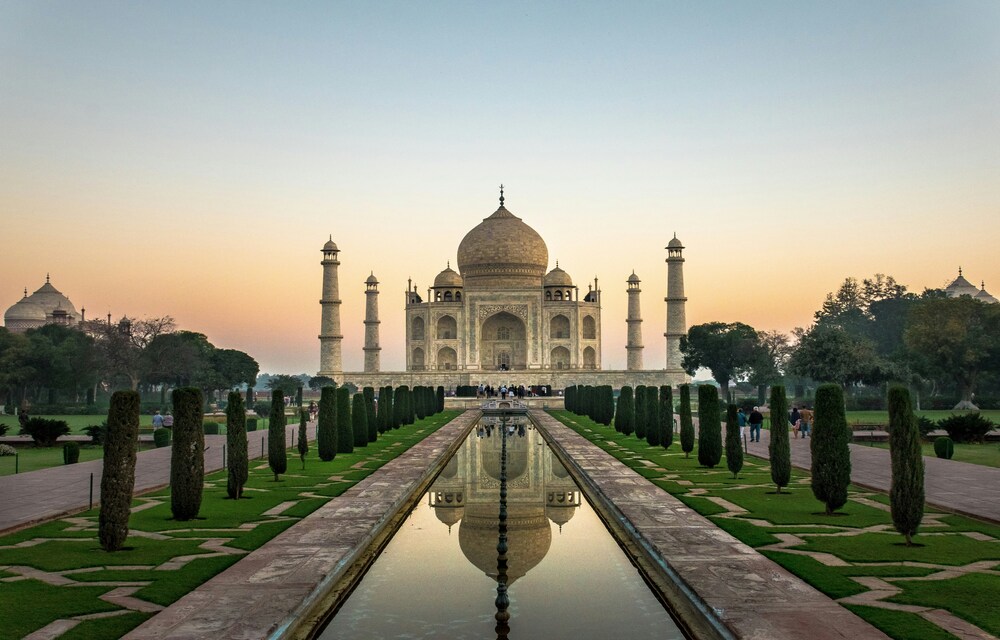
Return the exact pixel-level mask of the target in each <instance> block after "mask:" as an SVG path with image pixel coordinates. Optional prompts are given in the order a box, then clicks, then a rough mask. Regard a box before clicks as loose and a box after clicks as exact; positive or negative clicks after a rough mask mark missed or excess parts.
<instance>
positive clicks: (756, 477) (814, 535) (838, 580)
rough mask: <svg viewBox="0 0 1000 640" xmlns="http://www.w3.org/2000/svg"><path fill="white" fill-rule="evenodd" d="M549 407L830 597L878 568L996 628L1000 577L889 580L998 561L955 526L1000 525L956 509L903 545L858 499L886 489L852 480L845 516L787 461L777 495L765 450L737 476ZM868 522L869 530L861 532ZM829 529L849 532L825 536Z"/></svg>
mask: <svg viewBox="0 0 1000 640" xmlns="http://www.w3.org/2000/svg"><path fill="white" fill-rule="evenodd" d="M550 413H551V414H552V416H553V417H555V418H557V419H559V420H561V421H563V422H564V423H565V424H567V425H568V426H569V427H570V428H573V429H574V430H576V431H577V432H578V433H580V434H581V435H582V436H583V437H585V438H587V439H588V440H590V441H591V442H593V443H594V444H596V445H597V446H599V447H601V448H602V449H604V450H606V451H608V452H609V453H610V454H611V455H613V456H615V457H616V458H618V459H619V460H621V461H622V462H623V463H625V464H627V465H628V466H630V467H632V468H634V469H636V470H639V469H642V470H644V472H643V475H644V476H647V477H649V478H650V480H651V481H652V482H653V483H654V484H655V485H657V486H659V487H660V488H662V489H663V490H665V491H667V492H669V493H671V494H672V495H674V496H676V497H677V498H678V499H680V500H681V501H682V502H684V503H685V504H686V505H688V506H690V507H691V508H692V509H694V510H695V511H697V512H699V513H701V514H703V515H706V516H708V517H709V519H710V520H711V521H712V522H714V523H715V524H717V525H718V526H719V527H720V528H722V529H724V530H726V531H727V532H729V533H730V534H731V535H733V536H734V537H736V538H737V539H739V540H741V541H743V542H744V543H746V544H748V545H750V546H752V547H756V548H758V549H761V552H762V553H764V554H765V555H766V556H767V557H769V558H771V559H773V560H774V561H775V562H777V563H778V564H781V565H782V566H784V567H785V568H786V569H788V570H789V571H791V572H792V573H794V574H795V575H797V576H799V577H800V578H802V579H803V580H805V581H806V582H808V583H809V584H811V585H813V586H814V587H816V588H817V589H819V590H820V591H822V592H824V593H826V594H827V595H829V596H831V597H833V598H842V597H846V596H850V595H855V594H859V593H863V592H864V591H866V590H867V588H866V587H865V586H863V585H862V584H861V583H859V582H857V581H855V580H853V579H852V578H853V577H861V576H871V577H879V578H882V579H884V580H887V581H889V582H891V583H892V584H896V585H898V586H899V587H901V588H902V589H903V592H901V593H900V594H899V595H898V596H896V598H895V599H894V601H898V602H904V601H905V602H906V603H908V604H915V605H920V606H927V607H939V608H942V609H947V610H949V611H952V612H953V613H954V614H955V615H957V616H959V617H961V618H963V619H965V620H967V621H969V622H970V623H972V624H976V625H979V626H981V627H982V628H984V629H986V630H988V631H990V632H991V633H993V634H995V635H997V631H998V629H997V627H996V626H995V625H997V624H998V622H997V616H998V615H1000V614H996V613H994V609H996V610H997V611H1000V608H997V607H994V606H993V603H995V602H997V601H998V600H1000V576H997V575H990V574H986V573H972V574H969V575H966V576H963V577H962V578H956V579H950V580H927V581H908V580H894V579H896V578H906V577H924V576H930V577H933V576H934V574H937V573H939V571H940V569H938V568H935V567H927V566H910V565H908V564H904V563H932V564H938V565H950V566H956V565H964V564H968V563H971V562H976V561H980V560H987V561H991V562H992V561H993V560H1000V543H996V542H989V541H981V540H975V539H973V538H970V537H968V536H966V535H962V534H963V532H976V533H982V534H986V535H989V536H992V537H993V538H996V539H1000V526H997V525H993V524H989V523H986V522H981V521H977V520H973V519H970V518H966V517H962V516H955V515H939V516H937V518H938V521H939V522H940V523H941V524H942V525H943V526H940V527H930V526H927V527H924V528H923V529H921V531H920V533H918V535H917V536H916V537H915V539H914V540H915V542H917V543H918V544H921V545H923V546H918V547H906V546H904V545H903V542H904V540H903V537H902V536H900V535H899V534H897V533H896V532H895V531H894V529H893V527H892V521H891V518H890V515H889V512H888V510H887V509H885V510H883V509H879V508H876V507H873V506H871V505H869V504H865V503H862V502H859V501H858V499H859V498H861V497H864V498H865V499H866V501H868V500H871V501H874V502H878V503H881V504H885V505H888V503H889V500H888V497H887V496H886V495H885V494H881V493H877V492H872V491H871V490H869V489H863V490H862V489H858V488H855V487H851V488H850V489H849V492H848V502H847V504H846V505H844V507H843V508H842V509H841V510H840V511H841V512H842V513H844V514H846V515H838V516H833V517H831V516H826V515H823V506H822V504H821V503H820V502H819V501H818V500H816V499H815V498H814V497H813V495H812V490H811V488H810V486H809V476H808V474H807V473H805V472H803V471H801V470H798V469H793V470H792V479H791V484H790V486H789V487H787V488H786V489H784V490H783V493H782V495H777V494H775V493H774V487H773V485H772V484H771V478H770V467H769V463H768V461H767V460H765V459H761V458H756V457H754V456H748V457H747V458H746V460H745V464H744V468H743V471H742V472H741V473H740V477H739V479H737V480H733V479H732V477H731V475H730V474H728V473H727V472H726V469H725V460H723V461H722V463H721V465H722V466H721V469H720V468H715V469H706V468H704V467H701V466H700V465H699V464H698V461H697V449H696V450H695V451H693V452H692V453H691V455H690V457H688V458H685V457H684V455H683V453H682V452H680V450H679V444H677V443H676V442H675V444H674V445H672V446H671V447H670V448H669V449H667V450H664V449H663V448H662V447H649V446H648V445H646V443H645V442H640V441H639V440H637V439H636V438H635V437H625V436H622V435H621V434H619V433H616V432H615V431H614V430H613V429H612V428H609V427H604V426H602V425H597V424H595V423H594V422H592V421H591V420H589V419H588V418H585V417H581V416H576V415H573V414H571V413H568V412H566V411H551V412H550ZM644 460H645V461H649V462H652V463H654V465H656V466H657V467H659V468H662V469H664V471H660V472H653V471H650V469H649V466H648V465H645V464H643V461H644ZM693 489H697V490H698V494H697V495H691V491H692V490H693ZM711 497H716V498H722V499H724V500H725V501H727V502H729V503H731V504H733V505H736V506H737V507H738V508H742V509H745V510H746V513H739V512H737V513H734V514H732V515H729V516H723V515H721V514H723V513H725V512H726V511H727V509H725V508H723V507H722V506H720V505H719V504H717V503H716V502H713V501H712V500H709V498H711ZM930 513H938V512H936V511H935V510H933V509H930V508H927V509H925V514H930ZM926 522H927V520H926V519H925V523H926ZM868 528H873V529H874V530H867V531H865V532H859V531H860V530H863V529H868ZM779 533H791V534H793V535H795V536H797V537H799V538H801V539H802V540H803V544H802V545H800V546H797V547H794V549H797V550H808V551H812V552H823V553H828V554H832V555H834V556H836V557H838V558H840V559H841V560H843V561H845V563H846V565H845V566H836V567H831V566H827V565H826V564H823V563H821V562H819V561H818V560H816V559H814V558H812V557H809V556H806V555H802V554H793V553H788V552H785V551H782V550H780V549H777V548H774V547H771V546H770V545H775V544H776V543H777V542H778V538H777V537H776V535H777V534H779ZM836 533H854V534H855V535H831V534H836ZM939 534H941V535H939ZM888 563H895V564H888ZM967 578H972V579H971V580H967ZM849 608H850V609H851V610H852V611H854V612H855V613H857V614H858V615H860V616H861V617H862V618H864V619H866V620H868V621H869V622H870V623H872V624H873V625H875V626H876V627H878V628H879V629H881V630H883V631H884V632H886V633H887V634H888V635H889V636H891V637H893V638H896V639H897V640H918V639H919V640H924V639H928V640H936V639H939V638H953V636H952V635H951V634H949V633H947V632H945V631H943V630H942V629H940V628H939V627H937V626H936V625H934V624H933V623H931V622H929V621H927V620H925V619H923V618H921V617H920V616H917V615H915V614H911V613H905V612H898V611H890V610H886V609H882V608H879V607H869V606H850V607H849Z"/></svg>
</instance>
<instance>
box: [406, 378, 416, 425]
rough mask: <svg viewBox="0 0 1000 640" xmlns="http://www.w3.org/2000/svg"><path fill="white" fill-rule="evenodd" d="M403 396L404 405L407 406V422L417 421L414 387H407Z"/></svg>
mask: <svg viewBox="0 0 1000 640" xmlns="http://www.w3.org/2000/svg"><path fill="white" fill-rule="evenodd" d="M403 398H404V406H405V407H406V424H413V423H414V422H416V421H417V411H416V407H415V406H414V404H413V389H411V388H409V387H407V388H406V393H404V394H403Z"/></svg>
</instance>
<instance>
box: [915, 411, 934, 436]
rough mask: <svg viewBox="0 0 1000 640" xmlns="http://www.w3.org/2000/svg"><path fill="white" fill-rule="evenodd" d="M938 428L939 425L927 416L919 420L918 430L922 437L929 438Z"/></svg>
mask: <svg viewBox="0 0 1000 640" xmlns="http://www.w3.org/2000/svg"><path fill="white" fill-rule="evenodd" d="M937 428H938V424H937V423H936V422H934V421H933V420H931V419H930V418H928V417H925V416H919V417H918V418H917V429H918V430H919V431H920V437H922V438H929V437H930V435H931V431H935V430H937Z"/></svg>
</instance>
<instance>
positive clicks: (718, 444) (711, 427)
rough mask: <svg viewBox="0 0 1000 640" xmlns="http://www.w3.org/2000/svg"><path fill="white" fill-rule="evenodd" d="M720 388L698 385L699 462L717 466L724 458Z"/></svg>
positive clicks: (711, 466) (704, 464)
mask: <svg viewBox="0 0 1000 640" xmlns="http://www.w3.org/2000/svg"><path fill="white" fill-rule="evenodd" d="M719 414H720V411H719V390H718V389H716V388H715V387H713V386H712V385H710V384H703V385H699V386H698V462H699V463H700V464H701V465H703V466H706V467H708V468H709V469H711V468H713V467H715V465H717V464H719V461H720V460H722V417H721V416H720V415H719Z"/></svg>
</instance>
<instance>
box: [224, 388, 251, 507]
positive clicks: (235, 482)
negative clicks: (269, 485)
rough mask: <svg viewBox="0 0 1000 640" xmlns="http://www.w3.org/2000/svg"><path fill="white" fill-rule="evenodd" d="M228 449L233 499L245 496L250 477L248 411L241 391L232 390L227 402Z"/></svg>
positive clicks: (228, 490) (229, 487)
mask: <svg viewBox="0 0 1000 640" xmlns="http://www.w3.org/2000/svg"><path fill="white" fill-rule="evenodd" d="M226 449H227V450H228V452H229V456H228V458H229V459H228V464H227V466H228V477H227V479H226V493H227V494H228V495H229V497H230V498H231V499H233V500H239V499H240V498H242V497H243V487H244V485H246V483H247V480H248V479H249V478H250V461H249V452H248V451H247V412H246V407H244V406H243V396H242V395H240V392H239V391H230V392H229V402H228V403H227V404H226Z"/></svg>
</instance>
